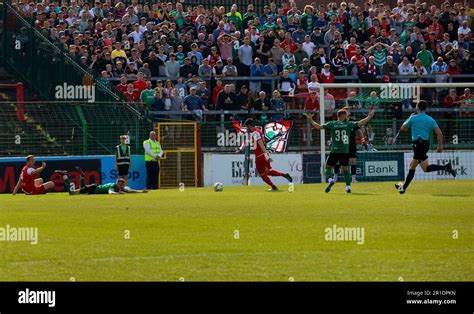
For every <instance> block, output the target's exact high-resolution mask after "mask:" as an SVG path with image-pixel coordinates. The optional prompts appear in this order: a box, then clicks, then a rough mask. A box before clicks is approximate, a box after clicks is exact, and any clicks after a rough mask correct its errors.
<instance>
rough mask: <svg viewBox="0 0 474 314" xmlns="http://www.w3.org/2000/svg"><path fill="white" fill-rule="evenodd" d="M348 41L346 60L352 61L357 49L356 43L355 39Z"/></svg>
mask: <svg viewBox="0 0 474 314" xmlns="http://www.w3.org/2000/svg"><path fill="white" fill-rule="evenodd" d="M350 41H351V42H350V44H349V45H347V46H346V56H347V59H348V60H350V59H352V57H353V56H355V54H356V49H357V47H359V46H358V45H357V43H356V38H355V37H351V39H350ZM359 54H360V52H359Z"/></svg>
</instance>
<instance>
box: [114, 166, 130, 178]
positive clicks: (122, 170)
mask: <svg viewBox="0 0 474 314" xmlns="http://www.w3.org/2000/svg"><path fill="white" fill-rule="evenodd" d="M129 168H130V165H118V166H117V170H118V175H119V176H128V169H129Z"/></svg>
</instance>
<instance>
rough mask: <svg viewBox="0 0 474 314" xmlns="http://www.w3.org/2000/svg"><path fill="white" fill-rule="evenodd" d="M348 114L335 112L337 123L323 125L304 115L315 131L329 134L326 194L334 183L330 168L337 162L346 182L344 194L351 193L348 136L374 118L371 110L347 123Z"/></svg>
mask: <svg viewBox="0 0 474 314" xmlns="http://www.w3.org/2000/svg"><path fill="white" fill-rule="evenodd" d="M347 116H348V113H347V111H346V110H345V109H340V110H339V111H338V112H337V121H330V122H328V123H325V124H323V125H320V124H319V123H317V122H315V121H314V120H313V114H309V113H308V114H306V118H307V119H308V120H309V122H310V123H311V124H312V125H313V126H314V127H315V128H316V129H317V130H321V129H325V130H329V131H330V132H331V152H330V154H329V156H328V158H327V160H326V170H325V175H326V178H328V185H327V187H326V193H328V192H329V191H331V188H332V186H333V185H334V183H335V181H334V178H333V177H332V168H334V166H335V165H336V164H337V163H338V162H339V164H340V165H341V166H342V172H343V173H344V181H345V182H346V193H351V175H350V173H349V169H348V165H349V158H350V155H349V148H350V140H349V137H350V134H351V132H352V130H353V129H356V128H358V127H361V126H363V125H366V124H367V123H368V122H369V121H370V119H372V117H373V116H374V110H373V109H371V110H370V111H369V114H368V116H367V117H365V118H364V119H362V120H360V121H357V122H355V121H347Z"/></svg>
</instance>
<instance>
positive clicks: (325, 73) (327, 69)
mask: <svg viewBox="0 0 474 314" xmlns="http://www.w3.org/2000/svg"><path fill="white" fill-rule="evenodd" d="M319 78H320V82H321V83H323V84H325V83H334V73H332V72H331V66H330V65H329V64H328V63H326V64H325V65H324V68H323V69H322V70H321V75H320V76H319Z"/></svg>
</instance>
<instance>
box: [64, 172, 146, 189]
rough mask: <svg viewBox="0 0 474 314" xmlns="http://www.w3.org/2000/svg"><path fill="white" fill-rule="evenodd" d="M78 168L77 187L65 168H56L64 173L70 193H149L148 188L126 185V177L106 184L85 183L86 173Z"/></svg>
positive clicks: (65, 182)
mask: <svg viewBox="0 0 474 314" xmlns="http://www.w3.org/2000/svg"><path fill="white" fill-rule="evenodd" d="M76 170H77V171H78V172H79V173H80V175H81V177H80V186H79V189H76V187H75V186H74V183H72V184H71V183H70V181H69V177H68V172H67V171H65V170H56V172H59V173H61V174H62V175H63V178H64V186H65V187H66V189H67V190H69V195H80V194H82V195H90V194H125V193H147V192H148V191H147V190H133V189H131V188H130V187H128V186H126V185H125V180H124V179H121V178H120V179H118V180H117V183H105V184H89V185H86V184H85V179H84V178H85V174H84V171H82V169H81V168H79V167H76Z"/></svg>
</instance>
